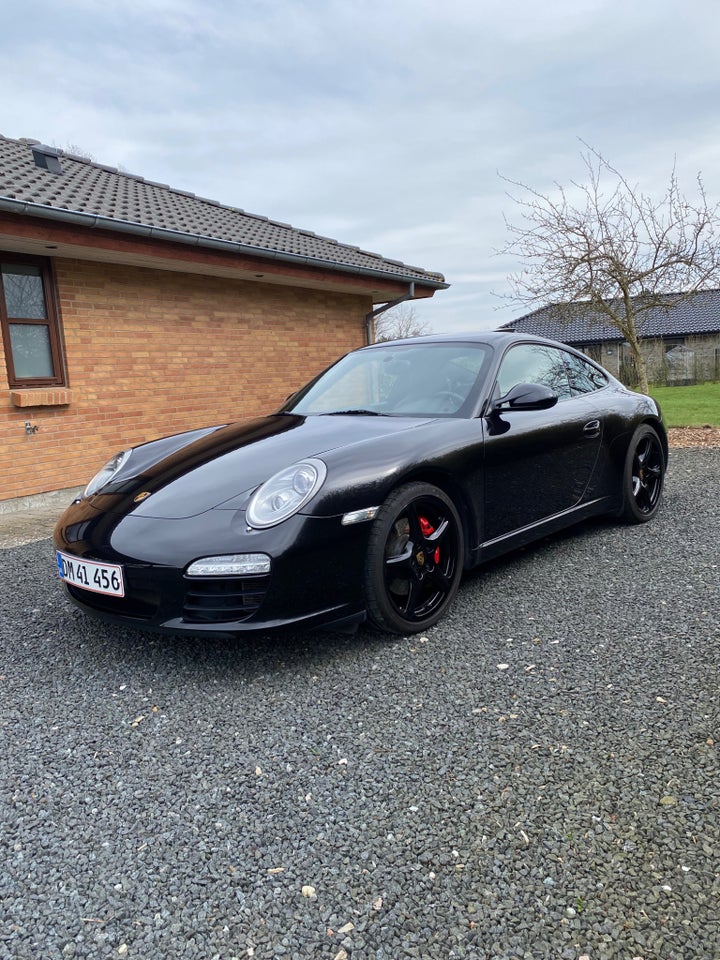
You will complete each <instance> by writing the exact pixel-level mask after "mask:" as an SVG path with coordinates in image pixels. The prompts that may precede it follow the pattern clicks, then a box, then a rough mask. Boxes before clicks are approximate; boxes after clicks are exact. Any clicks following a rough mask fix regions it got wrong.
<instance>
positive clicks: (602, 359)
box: [503, 290, 720, 385]
mask: <svg viewBox="0 0 720 960" xmlns="http://www.w3.org/2000/svg"><path fill="white" fill-rule="evenodd" d="M663 300H664V301H665V305H662V304H661V305H660V306H658V307H657V308H655V309H653V310H649V311H647V313H645V314H644V315H643V319H642V325H641V327H640V331H639V332H640V337H641V349H642V351H643V355H644V356H645V359H646V361H647V372H648V380H649V381H650V382H651V383H666V384H676V385H680V384H685V383H698V382H703V381H705V380H720V290H699V291H697V292H696V293H690V294H682V295H681V294H677V293H675V294H673V293H669V294H667V295H666V296H665V297H663ZM503 328H504V329H506V330H517V331H519V332H521V333H532V334H538V335H540V336H542V337H549V338H550V339H551V340H560V341H562V342H563V343H567V344H569V345H570V346H572V347H575V348H576V349H578V350H582V351H583V352H584V353H586V354H587V355H588V356H589V357H592V358H593V359H594V360H597V361H598V363H601V364H602V365H603V366H604V367H605V368H606V369H607V370H609V371H610V373H612V374H614V375H615V376H616V377H619V378H620V379H621V380H623V381H624V382H626V383H629V384H630V385H633V384H634V382H635V378H634V365H633V362H632V357H631V353H630V347H629V345H628V344H627V343H626V342H625V341H624V338H623V336H622V334H621V333H620V332H619V331H618V330H617V328H616V327H613V326H611V325H610V324H608V323H607V322H605V321H604V320H603V318H602V316H601V314H599V313H598V312H597V311H594V310H593V309H592V308H590V307H589V306H588V304H583V303H574V304H562V305H561V306H559V307H555V306H548V307H541V308H540V309H539V310H535V311H533V313H528V314H527V315H526V316H524V317H520V318H519V319H517V320H511V321H510V322H509V323H505V324H503Z"/></svg>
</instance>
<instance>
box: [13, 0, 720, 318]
mask: <svg viewBox="0 0 720 960" xmlns="http://www.w3.org/2000/svg"><path fill="white" fill-rule="evenodd" d="M10 6H11V7H13V10H12V13H6V16H5V18H4V30H3V35H2V38H1V39H0V45H1V46H0V49H1V51H2V61H1V64H2V65H1V66H0V73H1V75H2V81H3V91H4V96H3V107H2V115H3V120H2V124H0V132H3V133H4V134H6V135H7V136H14V137H16V136H34V137H37V138H38V139H41V140H44V141H45V142H50V143H56V144H57V145H59V146H63V145H65V144H68V143H72V144H77V145H80V146H82V147H83V148H84V149H85V150H87V151H89V152H90V153H92V154H93V156H94V157H95V158H96V159H97V160H99V161H101V162H105V163H110V164H116V165H118V164H119V165H122V166H123V167H124V168H125V169H128V170H130V171H131V172H133V173H138V174H140V175H142V176H145V177H147V178H149V179H156V180H160V181H162V182H165V183H170V184H171V185H173V186H176V187H179V188H182V189H188V190H192V191H194V192H195V193H198V194H200V195H203V196H209V197H212V198H214V199H217V200H220V201H221V202H225V203H229V204H233V205H235V206H239V207H242V208H244V209H247V210H250V211H252V212H255V213H260V214H264V215H266V216H271V217H274V218H276V219H279V220H283V221H289V222H291V223H293V224H295V225H297V226H302V227H306V228H308V229H312V230H315V231H316V232H320V233H326V234H328V235H330V236H334V237H336V238H337V239H339V240H342V241H344V242H348V243H354V244H358V245H360V246H362V247H365V248H367V249H371V250H376V251H377V252H379V253H382V254H384V255H386V256H389V257H395V258H398V259H402V260H405V261H406V262H408V263H411V264H414V265H417V266H422V267H426V268H428V269H432V270H441V271H442V272H444V273H445V275H446V277H447V279H448V280H449V281H450V283H451V284H452V287H451V289H450V290H448V291H446V292H444V293H440V294H438V295H436V297H435V298H433V300H432V301H431V302H429V303H423V304H421V305H419V306H418V312H422V315H423V318H426V319H427V320H428V322H429V323H431V325H432V326H433V327H434V328H435V329H437V330H440V329H467V328H472V327H477V328H482V327H487V326H494V325H496V324H497V323H498V322H502V320H504V319H508V318H509V317H510V316H512V315H513V311H512V310H510V311H509V312H508V310H507V309H506V310H505V311H503V313H502V315H498V314H497V313H496V311H495V309H494V308H495V307H496V306H497V304H498V301H497V300H496V299H495V298H494V297H493V296H492V294H491V291H493V290H494V291H498V292H500V293H502V292H503V291H505V290H506V289H507V285H506V280H505V277H506V275H507V273H508V272H509V270H510V268H511V266H512V265H511V264H506V263H503V261H502V260H501V259H498V258H496V257H494V256H493V253H494V251H495V250H496V249H497V248H499V247H501V246H502V245H503V242H504V240H505V226H504V221H503V214H508V215H512V212H513V207H512V203H511V202H510V200H509V199H508V198H507V196H506V191H507V185H506V184H505V183H504V182H503V181H502V180H501V179H500V177H499V176H498V171H500V172H501V173H502V174H504V175H506V176H508V177H511V178H513V179H517V180H521V181H523V182H527V183H529V184H531V185H532V186H534V187H536V188H538V189H541V190H545V191H548V190H552V189H553V183H554V182H555V181H558V182H561V183H567V182H568V181H569V180H570V179H572V178H573V177H575V178H577V177H582V175H583V167H582V163H581V160H580V151H581V148H582V145H581V143H580V142H579V140H578V138H583V139H584V140H586V141H587V142H589V143H590V144H592V145H593V146H595V147H597V148H598V149H599V150H601V151H602V152H603V154H604V155H605V156H607V157H608V158H609V159H610V160H612V161H613V162H614V163H615V164H616V165H617V166H618V167H619V168H620V169H621V170H623V172H625V173H626V174H627V176H628V177H629V178H630V179H631V180H633V181H636V182H639V183H641V185H642V187H643V189H645V190H648V191H650V192H660V191H661V190H662V189H663V188H664V186H665V185H666V183H667V179H668V175H669V173H670V170H671V169H672V165H673V160H674V158H675V157H677V164H678V172H679V174H680V176H681V181H682V184H683V185H684V186H686V187H687V188H688V189H690V188H692V186H693V183H692V181H693V178H694V175H695V173H696V172H697V171H698V170H702V171H703V172H704V174H705V179H706V183H707V186H708V189H709V192H710V193H711V194H712V195H716V196H717V195H720V182H718V179H719V177H718V173H717V172H716V171H718V170H720V163H719V161H720V139H719V138H718V135H717V134H718V125H719V121H718V120H717V119H716V118H717V116H718V114H717V106H716V105H717V102H718V94H719V93H720V90H719V89H718V88H719V86H720V68H719V67H718V58H717V53H716V50H717V40H718V28H719V27H720V8H718V7H717V5H716V3H715V2H714V0H690V2H688V3H687V4H685V5H684V6H682V8H681V7H680V6H678V5H677V4H676V3H670V2H667V0H656V2H654V3H653V4H649V3H648V4H628V3H627V2H620V0H554V2H553V4H552V5H547V4H537V3H535V2H533V0H506V2H502V3H501V2H485V3H483V4H478V3H477V2H463V0H447V2H445V3H444V4H437V3H436V2H434V0H433V2H430V0H415V2H412V3H411V2H409V0H366V2H365V3H363V4H362V5H360V4H349V3H347V2H346V0H304V2H303V0H275V2H267V0H257V2H252V0H239V2H238V0H226V2H220V0H125V2H123V3H121V4H114V5H113V4H105V3H103V2H100V0H64V2H63V3H62V4H57V3H55V2H51V0H28V2H25V3H19V2H18V3H14V2H13V3H11V4H10Z"/></svg>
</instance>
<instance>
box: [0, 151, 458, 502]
mask: <svg viewBox="0 0 720 960" xmlns="http://www.w3.org/2000/svg"><path fill="white" fill-rule="evenodd" d="M447 286H448V285H447V284H446V283H445V280H444V278H443V276H442V275H441V274H439V273H432V272H430V271H428V270H423V269H421V268H419V267H413V266H409V265H407V264H405V263H401V262H400V261H399V260H393V259H389V258H387V257H382V256H380V255H379V254H376V253H370V252H368V251H367V250H361V249H360V248H359V247H356V246H352V245H350V244H346V243H339V242H338V241H337V240H331V239H329V238H328V237H321V236H317V235H316V234H315V233H313V232H311V231H309V230H299V229H296V228H295V227H291V226H289V225H288V224H286V223H278V222H276V221H274V220H269V219H268V218H267V217H261V216H256V215H254V214H250V213H246V212H245V211H244V210H238V209H236V208H235V207H230V206H224V205H222V204H220V203H216V202H215V201H213V200H205V199H203V198H201V197H196V196H194V195H193V194H191V193H187V192H184V191H182V190H175V189H172V188H171V187H169V186H167V185H165V184H161V183H153V182H151V181H148V180H145V179H144V178H142V177H138V176H133V175H131V174H129V173H125V172H123V171H121V170H116V169H114V168H113V167H108V166H104V165H103V164H99V163H94V162H92V161H90V160H88V159H87V158H84V157H81V156H76V155H74V154H71V153H68V152H66V151H63V150H57V149H55V148H53V147H47V146H44V145H43V144H41V143H39V142H38V141H36V140H10V139H8V138H6V137H2V136H0V508H2V505H3V501H10V500H14V499H15V498H22V497H24V496H26V495H32V494H36V493H44V492H47V491H49V490H55V489H58V488H60V487H72V486H76V485H77V486H79V485H82V484H83V483H84V482H86V481H87V479H88V477H89V476H92V474H93V473H95V472H96V471H97V468H98V466H100V465H101V464H102V463H103V462H105V461H106V460H107V457H108V456H109V454H111V453H112V452H114V451H115V450H117V449H118V448H119V447H123V448H124V447H128V446H133V445H135V444H138V443H142V442H144V441H146V440H150V439H153V438H155V437H158V436H162V435H167V434H170V433H176V432H180V431H183V430H192V429H195V428H197V427H203V426H207V425H210V424H218V423H227V422H229V421H234V420H245V419H250V418H253V417H256V416H261V415H263V414H266V413H268V412H271V411H272V410H275V409H277V407H278V405H279V404H280V403H281V402H282V400H283V399H284V398H285V397H287V396H288V394H289V393H292V392H293V391H295V390H297V389H298V388H299V387H301V386H302V385H303V383H305V382H306V381H307V380H308V379H310V377H312V376H314V374H316V373H318V372H319V371H320V370H322V369H323V368H324V367H326V366H328V365H329V364H330V363H332V362H333V361H335V360H336V359H337V358H338V357H339V356H341V355H342V354H344V353H346V352H347V351H348V350H352V349H354V348H355V347H359V346H362V345H363V344H364V343H366V342H367V340H368V339H369V338H370V337H371V336H372V331H373V320H374V316H375V315H376V313H377V312H378V308H377V307H376V305H382V306H380V308H379V309H382V308H383V307H385V306H387V305H388V304H392V303H396V302H399V301H401V300H408V299H420V298H427V297H432V296H433V294H434V293H435V292H436V291H438V290H442V289H445V288H446V287H447Z"/></svg>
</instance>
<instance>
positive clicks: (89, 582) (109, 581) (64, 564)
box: [57, 550, 125, 597]
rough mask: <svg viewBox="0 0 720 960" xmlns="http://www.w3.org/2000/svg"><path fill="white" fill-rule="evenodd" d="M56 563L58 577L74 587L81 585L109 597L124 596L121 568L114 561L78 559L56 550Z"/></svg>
mask: <svg viewBox="0 0 720 960" xmlns="http://www.w3.org/2000/svg"><path fill="white" fill-rule="evenodd" d="M57 565H58V573H59V574H60V579H61V580H64V581H65V582H66V583H72V585H73V586H74V587H82V589H83V590H91V591H92V592H93V593H106V594H108V595H109V596H111V597H124V596H125V582H124V580H123V569H122V567H120V566H118V565H117V564H116V563H95V562H94V561H92V560H79V559H78V558H77V557H69V556H68V555H67V554H66V553H62V552H61V551H60V550H58V551H57Z"/></svg>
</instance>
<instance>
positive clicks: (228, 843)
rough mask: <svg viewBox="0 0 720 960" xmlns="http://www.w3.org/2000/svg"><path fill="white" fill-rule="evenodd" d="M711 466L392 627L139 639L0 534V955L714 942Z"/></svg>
mask: <svg viewBox="0 0 720 960" xmlns="http://www.w3.org/2000/svg"><path fill="white" fill-rule="evenodd" d="M719 476H720V451H719V450H707V451H700V450H680V451H677V452H675V454H674V457H673V461H672V467H671V473H670V477H669V482H668V489H667V495H666V499H665V505H664V507H663V510H662V513H661V515H660V516H659V518H658V519H657V520H656V522H654V523H653V524H650V525H648V526H645V527H635V528H629V527H622V526H618V525H615V524H613V523H594V524H590V525H586V526H583V527H582V528H580V529H579V530H577V531H575V532H574V533H573V534H568V535H564V536H561V537H557V538H553V539H551V540H549V541H546V542H544V543H542V544H540V545H538V546H535V547H533V548H530V549H528V550H525V551H523V552H521V553H517V554H514V555H513V556H511V557H510V558H506V559H504V560H502V561H499V562H497V563H495V564H493V565H492V566H491V567H490V568H486V569H485V570H484V571H480V572H477V573H473V574H472V575H470V576H469V577H467V578H466V580H465V582H464V586H463V588H462V591H461V594H460V597H459V601H458V602H457V604H456V606H455V608H454V610H453V612H452V614H451V616H450V617H448V618H447V619H446V620H445V621H444V622H443V623H442V624H441V625H439V626H438V627H436V628H435V629H433V630H432V631H430V632H429V633H428V635H427V637H421V638H412V639H405V638H401V639H395V640H388V639H386V638H383V637H380V636H379V635H377V634H373V633H370V632H367V631H365V632H361V633H359V634H357V635H356V636H353V637H347V636H335V635H330V634H323V633H318V634H305V635H298V636H291V637H284V638H283V637H277V636H276V637H273V636H266V637H261V638H259V639H255V640H252V641H237V642H230V643H208V642H204V643H203V642H200V641H193V640H175V639H168V638H162V637H156V636H150V635H142V634H136V633H133V632H130V631H125V630H123V629H119V628H110V627H105V626H103V625H100V624H98V623H96V622H94V621H92V620H89V619H87V618H84V617H83V616H82V615H81V614H79V613H78V612H77V611H75V610H74V608H72V607H71V606H70V605H69V604H68V603H67V602H66V601H65V600H64V598H63V596H62V594H61V591H60V587H59V584H58V583H57V582H56V579H55V570H54V565H53V560H52V555H51V546H50V543H49V541H47V540H44V541H42V542H40V543H35V544H31V545H27V546H23V547H17V548H13V549H8V550H3V551H0V591H1V593H0V636H1V637H2V650H3V657H2V664H1V665H0V702H1V705H2V714H1V717H0V724H1V726H0V738H1V743H2V750H1V756H0V764H1V775H2V779H1V784H0V786H1V792H0V828H1V829H0V847H1V848H2V862H3V869H2V884H1V890H0V893H1V895H2V900H1V902H0V915H1V919H2V923H1V925H0V957H2V958H5V957H8V958H9V957H12V958H22V960H25V958H28V960H29V958H32V960H36V958H42V960H56V958H57V960H64V958H72V957H75V958H98V957H113V958H122V957H128V958H131V960H132V958H140V960H164V958H173V960H174V958H183V960H184V958H188V960H195V958H202V960H232V958H246V957H253V956H254V957H256V958H278V957H286V958H330V960H334V958H338V960H343V958H344V957H345V956H346V955H347V957H349V958H350V960H360V958H368V960H370V958H372V960H400V958H406V957H410V958H431V960H437V958H451V957H453V958H454V957H472V958H480V960H481V958H489V957H502V958H532V960H536V958H545V957H552V958H568V960H578V958H589V960H599V958H628V960H632V958H643V960H651V958H663V960H664V958H668V960H678V958H682V960H692V958H702V960H717V958H720V946H719V945H720V815H719V814H720V810H719V809H718V807H719V799H720V780H719V778H718V744H719V743H720V711H719V708H718V663H719V662H720V649H719V641H720V602H719V601H720V589H719V587H718V578H719V573H720V570H719V565H720V556H719V554H720V550H719V549H718V530H719V529H720V525H719V521H720V480H719V479H718V477H719Z"/></svg>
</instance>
